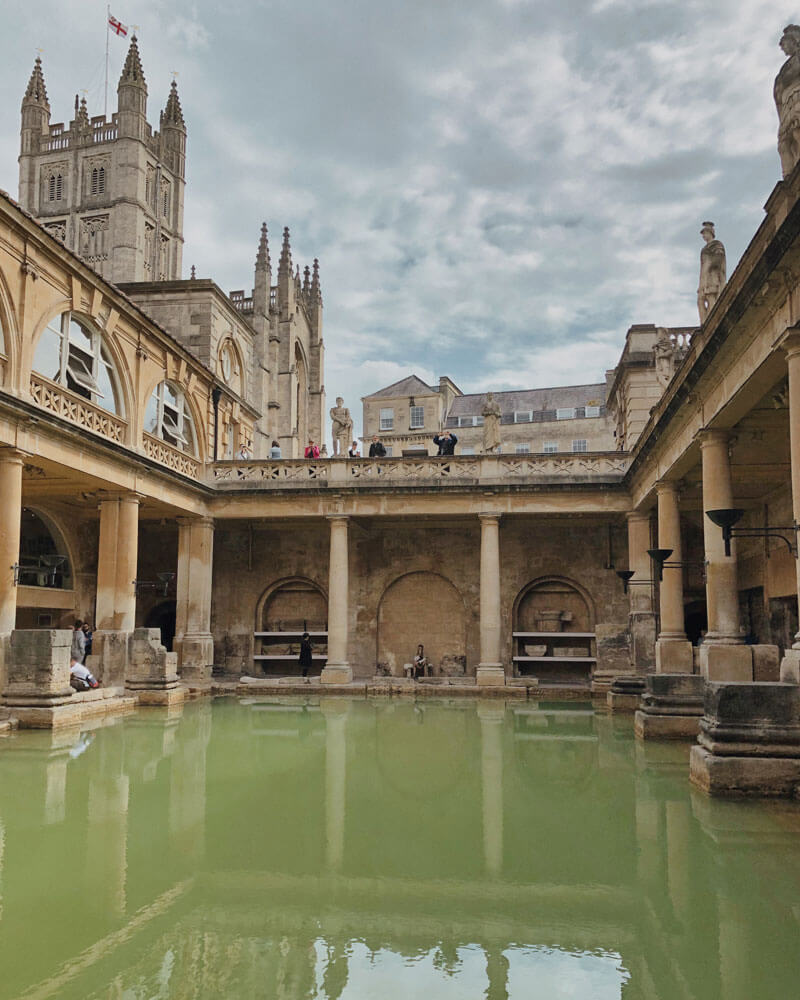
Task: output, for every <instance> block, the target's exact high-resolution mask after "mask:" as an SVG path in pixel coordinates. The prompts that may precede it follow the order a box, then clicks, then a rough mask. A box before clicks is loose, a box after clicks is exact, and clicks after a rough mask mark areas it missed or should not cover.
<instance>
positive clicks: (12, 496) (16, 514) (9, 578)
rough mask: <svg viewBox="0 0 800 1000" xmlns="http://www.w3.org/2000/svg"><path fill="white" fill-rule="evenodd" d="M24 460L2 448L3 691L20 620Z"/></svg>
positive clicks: (0, 572) (0, 671)
mask: <svg viewBox="0 0 800 1000" xmlns="http://www.w3.org/2000/svg"><path fill="white" fill-rule="evenodd" d="M22 465H23V457H22V455H21V454H20V453H19V452H17V451H13V450H12V449H11V448H2V449H0V504H2V510H3V516H2V517H0V691H2V690H3V688H4V687H5V686H6V681H7V677H8V670H7V666H6V659H7V655H8V642H9V636H10V635H11V632H12V630H13V628H14V626H15V625H16V621H17V587H16V584H15V583H14V570H13V569H12V567H13V565H14V563H16V562H17V561H18V560H19V529H20V522H21V520H22Z"/></svg>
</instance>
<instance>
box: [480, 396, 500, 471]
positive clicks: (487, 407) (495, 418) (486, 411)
mask: <svg viewBox="0 0 800 1000" xmlns="http://www.w3.org/2000/svg"><path fill="white" fill-rule="evenodd" d="M481 415H482V417H483V451H484V454H486V455H493V454H496V453H497V452H499V451H500V416H501V413H500V404H499V403H498V402H497V401H496V400H495V398H494V394H493V393H491V392H487V393H486V401H485V402H484V404H483V409H482V410H481Z"/></svg>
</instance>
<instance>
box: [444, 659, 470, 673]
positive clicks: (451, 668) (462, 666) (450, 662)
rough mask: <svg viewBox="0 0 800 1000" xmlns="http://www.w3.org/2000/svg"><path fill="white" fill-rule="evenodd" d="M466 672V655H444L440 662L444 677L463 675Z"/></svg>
mask: <svg viewBox="0 0 800 1000" xmlns="http://www.w3.org/2000/svg"><path fill="white" fill-rule="evenodd" d="M466 672H467V658H466V656H443V657H442V659H441V661H440V662H439V674H440V675H441V676H443V677H463V676H464V675H465V674H466Z"/></svg>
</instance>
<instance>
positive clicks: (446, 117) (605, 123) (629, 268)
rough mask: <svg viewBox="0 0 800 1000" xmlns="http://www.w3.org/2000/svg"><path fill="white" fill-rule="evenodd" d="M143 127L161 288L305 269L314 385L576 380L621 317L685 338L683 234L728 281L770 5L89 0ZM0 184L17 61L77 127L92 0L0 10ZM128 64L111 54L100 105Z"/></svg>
mask: <svg viewBox="0 0 800 1000" xmlns="http://www.w3.org/2000/svg"><path fill="white" fill-rule="evenodd" d="M111 10H112V13H113V14H114V15H115V16H116V17H118V18H119V19H120V20H122V21H123V22H125V23H127V24H138V25H139V28H138V35H139V47H140V51H141V54H142V60H143V63H144V70H145V76H146V78H147V83H148V87H149V103H148V113H149V118H150V120H151V121H152V122H156V123H157V121H158V110H159V108H160V107H162V106H163V104H164V102H165V100H166V96H167V92H168V89H169V83H170V80H171V76H170V72H171V71H173V70H176V71H178V73H179V76H178V85H179V90H180V95H181V101H182V104H183V109H184V114H185V117H186V121H187V125H188V129H189V147H188V159H187V175H188V177H187V179H188V186H187V191H186V229H185V237H186V245H185V250H184V268H185V271H186V276H188V270H189V267H190V265H191V264H193V263H194V264H195V265H196V266H197V273H198V276H202V277H206V276H210V277H213V278H214V279H215V280H216V281H217V282H218V284H219V285H220V286H221V287H222V288H224V289H226V290H230V289H232V288H241V287H247V288H248V289H249V288H250V287H251V286H252V268H253V262H254V257H255V250H256V245H257V241H258V233H259V227H260V223H261V221H262V219H265V220H266V221H267V222H268V224H269V227H270V232H271V234H272V253H273V260H274V261H276V260H277V256H278V250H279V246H278V244H279V234H280V231H281V228H282V227H283V226H284V225H288V226H289V227H290V228H291V232H292V249H293V254H294V258H295V261H297V262H300V263H301V264H303V263H305V262H310V260H311V259H312V258H313V257H314V256H318V257H319V258H320V262H321V272H322V280H323V295H324V300H325V344H326V358H327V364H326V379H325V382H326V388H327V393H328V398H329V400H330V401H331V403H332V401H333V398H334V397H335V396H337V395H342V396H344V397H345V400H346V402H347V403H348V405H350V407H351V409H352V410H353V412H354V416H358V417H360V403H359V397H360V396H362V395H364V394H366V393H368V392H371V391H374V390H375V389H378V388H380V387H382V386H383V385H386V384H388V383H390V382H392V381H394V380H395V379H398V378H401V377H403V376H404V375H406V374H407V373H408V372H409V371H412V370H413V371H415V372H416V373H417V374H418V375H420V376H421V377H422V378H424V379H427V380H429V381H432V380H434V379H435V378H436V377H437V376H438V375H440V374H445V375H449V376H450V377H451V378H453V379H454V380H455V382H456V383H457V384H458V385H459V386H460V387H461V388H462V389H463V390H464V391H465V392H470V391H479V390H481V389H484V388H495V389H509V388H523V387H535V386H547V385H554V384H556V385H558V384H569V383H580V382H593V381H599V380H601V379H602V377H603V372H604V370H605V368H607V367H610V366H612V365H613V364H614V362H615V360H616V358H617V357H618V355H619V352H620V350H621V347H622V344H623V339H624V335H625V331H626V329H627V327H628V326H629V325H630V324H631V323H648V322H654V323H657V324H659V325H673V326H681V325H690V324H693V323H696V322H697V310H696V299H695V296H696V289H697V274H698V269H699V256H698V255H699V251H700V247H701V246H702V241H701V239H700V236H699V229H700V224H701V222H702V221H703V220H704V219H711V220H713V221H714V222H715V223H716V224H717V236H718V237H719V238H721V239H722V240H723V241H724V243H725V245H726V247H727V252H728V273H729V274H730V272H731V271H732V270H733V267H734V266H735V264H736V262H737V261H738V259H739V257H740V256H741V254H742V252H743V250H744V249H745V247H746V245H747V243H748V242H749V240H750V238H751V237H752V235H753V233H754V231H755V229H756V227H757V225H758V224H759V222H760V220H761V218H762V215H763V208H762V206H763V204H764V202H765V200H766V198H767V196H768V195H769V192H770V191H771V189H772V187H773V186H774V184H775V182H776V181H777V180H778V179H779V176H780V167H779V161H778V156H777V152H776V150H775V139H776V129H777V120H776V114H775V108H774V104H773V100H772V82H773V79H774V77H775V74H776V72H777V70H778V68H779V67H780V65H781V62H782V59H783V55H782V53H781V52H780V50H779V49H778V45H777V42H778V39H779V37H780V34H781V30H782V28H783V26H784V25H785V24H786V23H788V22H789V21H795V20H798V19H800V8H798V7H795V6H791V5H787V4H786V3H783V2H780V0H741V2H737V3H734V2H725V3H720V2H719V0H675V2H670V0H402V2H401V0H339V2H336V0H333V2H330V0H329V2H325V3H323V2H321V0H304V2H302V3H297V2H291V3H290V2H288V0H269V2H267V0H263V2H257V0H228V2H227V3H226V4H224V5H223V4H220V3H219V2H217V0H213V2H212V0H198V2H196V3H181V2H180V0H138V2H136V3H133V2H132V0H114V3H112V5H111ZM2 25H3V28H4V30H3V31H2V32H1V33H0V82H1V83H2V93H3V95H4V98H5V99H4V100H3V101H2V102H1V103H0V187H3V188H5V189H6V190H8V191H10V192H11V193H12V194H16V190H17V162H16V158H17V152H18V136H19V102H20V99H21V97H22V93H23V91H24V88H25V85H26V83H27V79H28V76H29V75H30V70H31V66H32V64H33V59H34V57H35V55H36V49H37V47H38V48H41V49H42V50H43V52H42V60H43V65H44V73H45V80H46V83H47V88H48V94H49V97H50V103H51V107H52V109H53V120H54V121H60V120H66V121H68V120H69V118H70V117H71V113H72V106H73V101H74V95H75V93H76V92H78V91H80V90H82V89H86V90H87V91H88V99H89V113H90V114H99V113H101V112H102V110H103V67H104V51H105V4H104V3H98V2H95V0H58V2H56V0H37V3H35V4H33V3H30V0H3V5H2ZM125 51H126V43H125V42H124V41H123V40H121V39H116V38H113V37H112V39H111V72H110V76H111V79H112V87H111V100H110V109H111V108H113V107H114V101H115V97H116V93H115V91H116V80H117V79H118V77H119V73H120V69H121V66H122V62H123V60H124V56H125Z"/></svg>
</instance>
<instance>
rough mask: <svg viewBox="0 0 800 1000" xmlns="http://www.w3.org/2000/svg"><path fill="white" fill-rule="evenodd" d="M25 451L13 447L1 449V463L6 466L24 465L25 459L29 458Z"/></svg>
mask: <svg viewBox="0 0 800 1000" xmlns="http://www.w3.org/2000/svg"><path fill="white" fill-rule="evenodd" d="M29 457H30V456H29V455H26V454H25V452H24V451H20V450H19V449H18V448H14V447H12V446H11V445H3V446H2V447H0V462H2V463H3V464H4V465H24V464H25V459H26V458H29Z"/></svg>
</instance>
